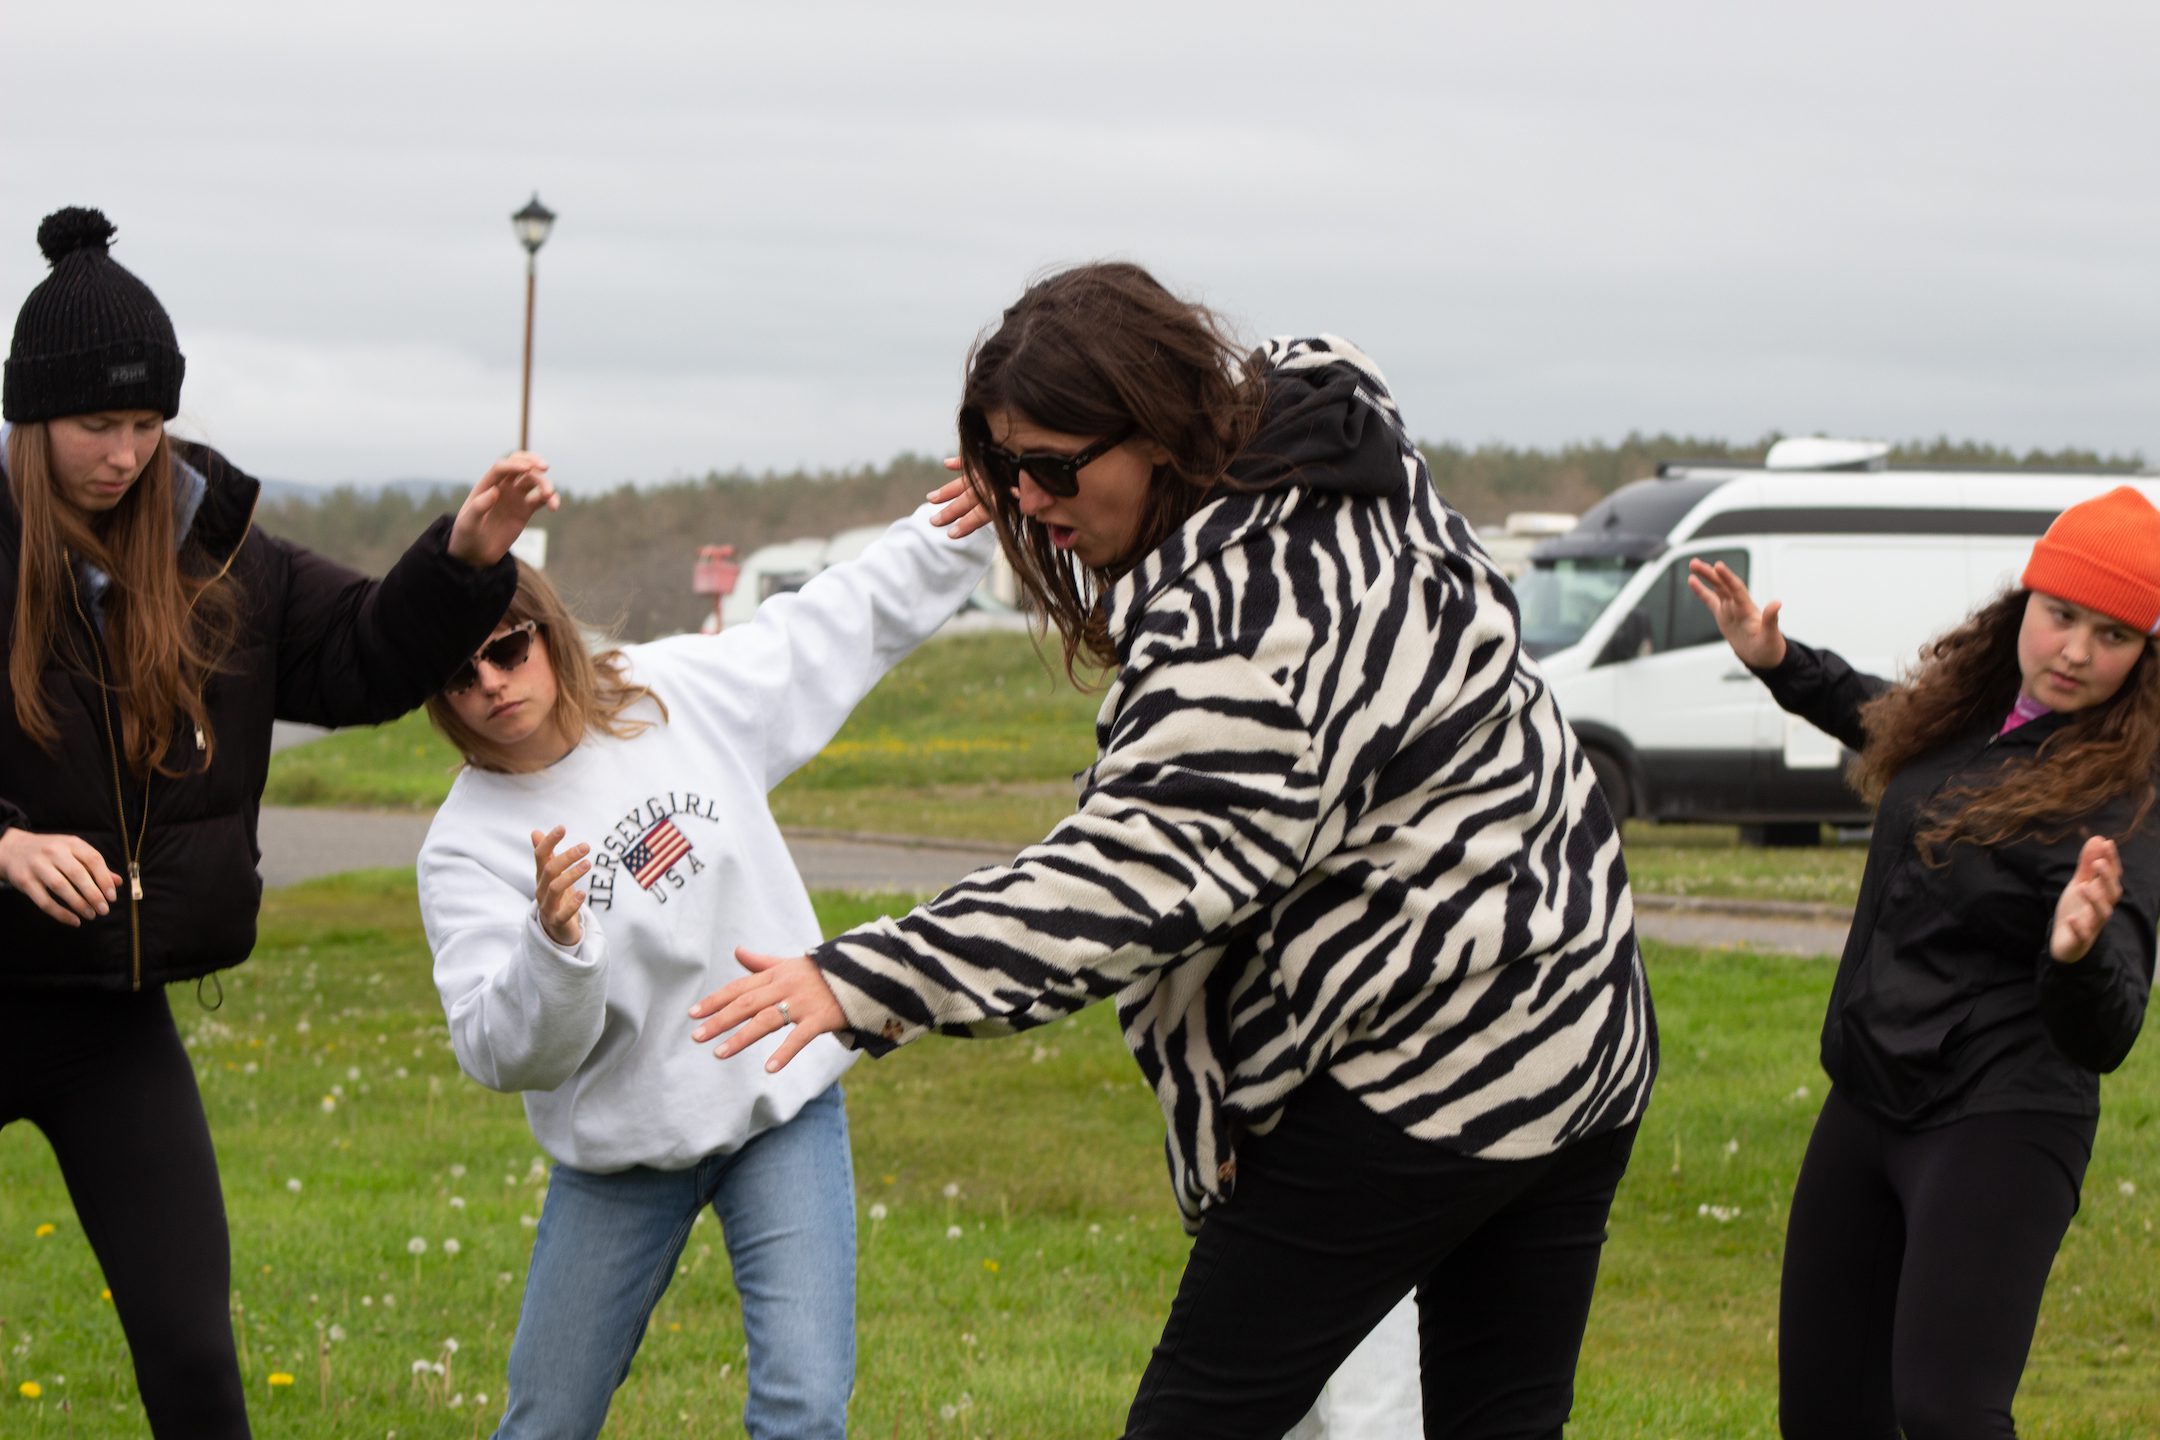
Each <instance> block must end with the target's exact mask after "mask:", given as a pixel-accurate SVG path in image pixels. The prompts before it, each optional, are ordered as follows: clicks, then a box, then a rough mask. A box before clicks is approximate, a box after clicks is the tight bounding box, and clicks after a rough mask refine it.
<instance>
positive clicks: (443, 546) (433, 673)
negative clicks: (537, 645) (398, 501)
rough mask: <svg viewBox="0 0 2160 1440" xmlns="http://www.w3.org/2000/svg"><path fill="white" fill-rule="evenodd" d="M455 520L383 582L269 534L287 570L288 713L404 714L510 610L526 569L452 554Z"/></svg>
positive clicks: (283, 715) (281, 692)
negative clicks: (478, 566)
mask: <svg viewBox="0 0 2160 1440" xmlns="http://www.w3.org/2000/svg"><path fill="white" fill-rule="evenodd" d="M450 523H451V522H450V517H449V516H447V515H444V516H441V517H439V518H437V520H436V521H435V523H434V524H432V525H430V526H429V527H428V528H427V529H426V531H424V532H423V533H422V534H421V536H420V538H419V539H418V540H415V541H414V542H413V543H412V547H411V548H410V549H408V550H407V551H406V552H405V554H404V555H403V557H401V558H400V559H399V560H398V562H397V564H395V565H393V566H392V567H391V568H390V573H389V574H388V575H385V576H384V577H383V578H382V579H381V580H370V579H368V578H367V577H366V576H364V575H361V574H358V573H356V572H354V571H352V570H348V569H346V568H345V567H344V566H342V565H339V564H336V563H335V562H333V561H330V560H326V559H324V558H323V557H322V556H320V555H317V554H315V553H314V552H313V551H310V550H306V549H303V548H301V547H300V546H298V545H294V544H291V543H289V542H287V541H284V540H278V539H270V540H269V543H270V544H271V545H272V546H274V547H275V548H276V551H277V555H276V563H277V564H278V565H279V566H280V567H281V568H282V570H283V572H284V586H283V605H282V610H281V612H280V614H279V615H278V617H277V621H278V675H277V714H278V718H280V719H283V720H303V721H306V722H308V723H309V724H313V725H374V724H380V723H381V722H383V721H385V720H394V719H396V718H397V717H398V716H400V715H403V714H404V713H405V712H406V711H408V710H411V709H414V708H416V707H417V706H419V704H420V703H421V702H422V701H423V700H425V699H427V697H428V696H430V695H432V694H434V693H435V691H437V690H438V689H440V688H441V687H442V683H443V681H445V680H447V679H448V678H449V677H450V672H451V671H452V670H455V669H456V668H457V667H458V665H459V664H460V663H461V662H462V661H464V660H465V659H466V658H467V657H469V656H470V655H471V654H472V653H473V651H475V650H477V649H478V648H480V643H481V642H482V641H484V640H485V639H487V636H488V632H489V631H490V630H493V629H494V628H495V626H496V624H497V622H499V621H500V620H501V619H502V617H503V615H504V613H505V612H506V611H508V610H509V608H510V599H511V596H512V595H513V594H514V593H515V592H516V590H517V565H516V562H515V561H513V560H511V559H510V558H509V557H508V556H505V557H503V559H501V560H500V561H498V562H496V563H495V564H494V565H491V566H489V567H488V568H487V569H485V570H475V569H474V568H473V567H472V566H470V565H467V564H465V563H464V562H463V561H461V560H456V559H453V558H451V555H450V549H449V546H450ZM266 538H267V537H266Z"/></svg>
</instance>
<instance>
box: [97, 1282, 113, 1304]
mask: <svg viewBox="0 0 2160 1440" xmlns="http://www.w3.org/2000/svg"><path fill="white" fill-rule="evenodd" d="M97 1294H98V1299H100V1300H103V1301H104V1302H105V1303H106V1304H108V1305H109V1304H111V1303H112V1287H111V1286H107V1287H106V1288H105V1289H103V1290H100V1291H98V1292H97Z"/></svg>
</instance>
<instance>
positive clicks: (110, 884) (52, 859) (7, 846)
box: [0, 828, 120, 926]
mask: <svg viewBox="0 0 2160 1440" xmlns="http://www.w3.org/2000/svg"><path fill="white" fill-rule="evenodd" d="M0 880H5V881H6V882H7V883H8V886H9V888H11V889H14V890H18V891H20V892H21V893H22V894H23V895H25V896H27V897H28V898H29V901H30V903H31V904H33V905H35V906H37V907H38V909H40V910H42V911H44V912H45V913H46V914H47V915H50V916H52V918H53V919H55V920H58V921H59V922H60V923H61V924H63V925H73V926H80V925H81V924H82V923H83V921H85V920H95V919H96V918H97V917H98V916H100V915H103V914H105V913H106V912H107V911H108V910H109V909H111V907H112V904H113V902H114V901H116V900H118V899H119V898H120V877H118V876H117V875H115V874H113V873H112V871H110V870H108V869H106V868H105V857H104V856H102V855H100V854H98V852H97V847H96V846H95V845H92V844H91V843H90V842H89V841H87V840H85V839H83V838H82V837H80V836H77V835H40V834H37V833H35V832H33V831H29V830H23V829H20V828H18V829H12V830H9V831H7V832H6V833H4V834H0Z"/></svg>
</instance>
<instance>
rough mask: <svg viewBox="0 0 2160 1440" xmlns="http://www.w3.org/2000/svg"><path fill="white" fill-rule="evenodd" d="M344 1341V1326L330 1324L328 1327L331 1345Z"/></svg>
mask: <svg viewBox="0 0 2160 1440" xmlns="http://www.w3.org/2000/svg"><path fill="white" fill-rule="evenodd" d="M344 1341H345V1327H344V1326H343V1325H332V1326H331V1327H330V1343H331V1344H333V1345H341V1344H343V1343H344Z"/></svg>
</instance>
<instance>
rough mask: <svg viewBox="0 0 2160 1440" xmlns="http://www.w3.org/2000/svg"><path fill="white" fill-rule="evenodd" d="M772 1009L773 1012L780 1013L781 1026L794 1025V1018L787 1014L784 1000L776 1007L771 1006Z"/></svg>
mask: <svg viewBox="0 0 2160 1440" xmlns="http://www.w3.org/2000/svg"><path fill="white" fill-rule="evenodd" d="M773 1009H775V1010H777V1011H779V1012H780V1023H781V1024H783V1025H792V1024H794V1023H795V1017H794V1016H792V1015H790V1014H788V1008H787V1001H785V1000H782V1001H781V1002H780V1003H779V1004H777V1005H775V1006H773Z"/></svg>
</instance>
